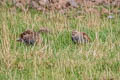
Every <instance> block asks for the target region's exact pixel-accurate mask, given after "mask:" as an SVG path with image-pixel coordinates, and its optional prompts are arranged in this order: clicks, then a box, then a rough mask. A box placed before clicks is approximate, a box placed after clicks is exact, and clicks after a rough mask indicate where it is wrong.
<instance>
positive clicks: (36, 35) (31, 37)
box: [17, 28, 49, 45]
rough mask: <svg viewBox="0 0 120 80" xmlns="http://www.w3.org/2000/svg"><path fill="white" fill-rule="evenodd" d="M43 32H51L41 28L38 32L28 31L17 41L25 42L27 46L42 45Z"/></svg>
mask: <svg viewBox="0 0 120 80" xmlns="http://www.w3.org/2000/svg"><path fill="white" fill-rule="evenodd" d="M43 32H45V33H48V32H49V30H48V29H47V28H41V29H40V30H39V31H38V32H34V31H33V30H30V29H28V30H26V31H24V32H23V33H21V34H20V37H19V39H17V41H19V42H23V43H25V44H27V45H34V44H40V43H42V38H41V36H40V33H43Z"/></svg>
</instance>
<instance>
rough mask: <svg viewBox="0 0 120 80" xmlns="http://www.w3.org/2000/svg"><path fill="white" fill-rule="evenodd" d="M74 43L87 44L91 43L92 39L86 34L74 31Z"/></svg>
mask: <svg viewBox="0 0 120 80" xmlns="http://www.w3.org/2000/svg"><path fill="white" fill-rule="evenodd" d="M72 41H73V42H74V43H77V44H79V43H87V42H89V41H90V38H89V37H88V35H87V34H86V33H84V32H78V31H76V30H73V31H72Z"/></svg>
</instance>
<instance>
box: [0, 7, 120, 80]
mask: <svg viewBox="0 0 120 80" xmlns="http://www.w3.org/2000/svg"><path fill="white" fill-rule="evenodd" d="M73 13H74V10H73V11H70V12H69V14H66V15H63V14H61V13H57V12H49V13H41V12H38V11H35V10H30V11H29V12H27V13H24V12H21V11H19V10H14V9H11V8H8V7H2V6H0V80H120V17H119V15H114V18H113V19H108V18H107V17H105V16H103V17H100V16H96V15H95V14H84V15H80V16H78V17H74V16H73ZM44 26H45V27H48V28H49V29H51V30H52V31H53V33H54V34H41V36H42V37H43V39H44V42H43V44H41V45H40V46H38V45H36V46H26V45H25V44H22V43H18V42H16V39H17V38H18V37H19V34H20V33H21V32H23V31H25V30H26V29H34V30H35V31H38V30H39V28H40V27H44ZM72 30H78V31H83V32H86V33H87V34H88V35H89V36H90V38H91V42H90V43H88V44H80V45H75V44H73V42H72V41H71V31H72Z"/></svg>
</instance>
